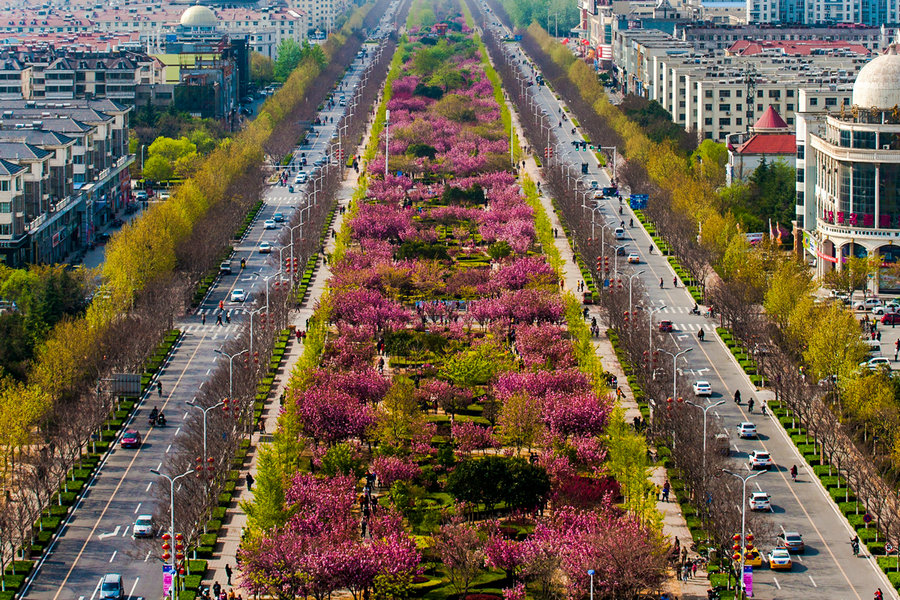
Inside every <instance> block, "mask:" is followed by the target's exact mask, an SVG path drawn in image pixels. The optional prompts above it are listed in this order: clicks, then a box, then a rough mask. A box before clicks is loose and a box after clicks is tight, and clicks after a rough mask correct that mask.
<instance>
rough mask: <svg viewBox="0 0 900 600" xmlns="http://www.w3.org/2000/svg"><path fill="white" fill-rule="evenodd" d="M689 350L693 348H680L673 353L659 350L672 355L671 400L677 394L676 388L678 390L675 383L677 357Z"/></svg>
mask: <svg viewBox="0 0 900 600" xmlns="http://www.w3.org/2000/svg"><path fill="white" fill-rule="evenodd" d="M691 350H693V348H686V349H684V350H682V351H681V352H678V353H675V354H672V353H671V352H669V351H668V350H661V351H660V352H665V353H666V354H668V355H669V356H671V357H672V400H674V399H675V397H676V396H677V395H678V391H677V390H678V388H677V383H678V358H679V357H680V356H682V355H684V354H687V353H688V352H690V351H691Z"/></svg>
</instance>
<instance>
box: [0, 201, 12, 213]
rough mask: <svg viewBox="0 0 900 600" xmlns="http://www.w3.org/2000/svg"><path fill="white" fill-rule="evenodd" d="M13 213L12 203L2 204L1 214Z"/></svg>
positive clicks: (0, 206)
mask: <svg viewBox="0 0 900 600" xmlns="http://www.w3.org/2000/svg"><path fill="white" fill-rule="evenodd" d="M10 212H12V203H11V202H0V213H10Z"/></svg>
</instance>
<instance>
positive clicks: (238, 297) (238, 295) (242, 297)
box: [231, 288, 247, 302]
mask: <svg viewBox="0 0 900 600" xmlns="http://www.w3.org/2000/svg"><path fill="white" fill-rule="evenodd" d="M246 300H247V293H246V292H245V291H244V290H242V289H241V288H235V289H233V290H231V301H232V302H244V301H246Z"/></svg>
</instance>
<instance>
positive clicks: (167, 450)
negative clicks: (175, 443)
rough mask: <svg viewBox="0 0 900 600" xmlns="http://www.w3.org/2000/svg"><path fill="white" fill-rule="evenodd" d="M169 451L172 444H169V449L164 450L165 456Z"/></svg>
mask: <svg viewBox="0 0 900 600" xmlns="http://www.w3.org/2000/svg"><path fill="white" fill-rule="evenodd" d="M171 449H172V444H169V447H168V448H166V454H168V453H169V450H171Z"/></svg>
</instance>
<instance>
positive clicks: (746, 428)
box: [737, 422, 756, 439]
mask: <svg viewBox="0 0 900 600" xmlns="http://www.w3.org/2000/svg"><path fill="white" fill-rule="evenodd" d="M737 429H738V435H739V436H740V437H742V438H745V439H746V438H755V437H756V425H754V424H753V423H749V422H744V423H738V426H737Z"/></svg>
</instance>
